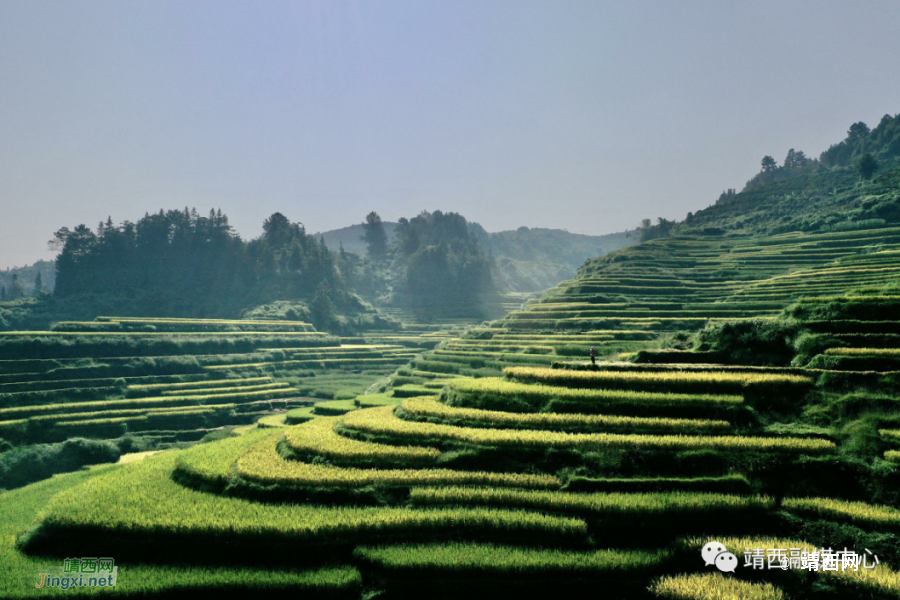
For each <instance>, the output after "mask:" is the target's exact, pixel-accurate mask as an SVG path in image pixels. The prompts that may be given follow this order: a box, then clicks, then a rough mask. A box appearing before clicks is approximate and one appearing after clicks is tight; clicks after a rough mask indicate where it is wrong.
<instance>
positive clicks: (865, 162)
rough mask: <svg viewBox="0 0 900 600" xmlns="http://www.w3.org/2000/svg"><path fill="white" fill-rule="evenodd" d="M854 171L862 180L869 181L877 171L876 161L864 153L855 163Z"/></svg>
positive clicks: (869, 154)
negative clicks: (857, 172)
mask: <svg viewBox="0 0 900 600" xmlns="http://www.w3.org/2000/svg"><path fill="white" fill-rule="evenodd" d="M856 170H857V171H859V176H860V177H862V178H863V179H871V178H872V175H874V174H875V171H877V170H878V160H877V159H876V158H875V157H874V156H872V153H871V152H866V153H865V154H863V155H862V156H860V157H859V159H858V160H857V161H856Z"/></svg>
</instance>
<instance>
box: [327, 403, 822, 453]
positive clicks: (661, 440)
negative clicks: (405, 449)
mask: <svg viewBox="0 0 900 600" xmlns="http://www.w3.org/2000/svg"><path fill="white" fill-rule="evenodd" d="M393 410H394V409H393V407H390V406H385V407H379V408H368V409H365V410H358V411H354V412H351V413H348V414H347V415H345V416H344V417H343V421H342V423H343V426H344V427H347V428H348V429H354V430H357V431H361V432H364V433H370V434H376V435H390V436H393V437H396V438H397V439H399V440H406V441H412V440H416V441H419V442H422V441H425V442H426V443H427V442H428V441H431V442H432V443H433V442H445V443H446V442H451V443H453V442H455V443H465V444H474V445H478V446H501V447H521V448H534V447H547V448H574V449H580V450H596V449H601V448H635V449H645V450H699V449H713V450H726V451H727V450H733V451H761V452H789V453H801V452H806V453H810V454H819V453H824V452H830V451H832V450H834V449H835V446H834V444H833V443H832V442H830V441H827V440H817V439H802V438H788V437H784V438H763V437H741V436H686V435H665V436H664V435H622V434H612V433H563V432H556V431H531V430H510V429H482V428H472V427H454V426H451V425H442V424H435V423H421V422H411V421H404V420H402V419H399V418H397V417H396V416H395V415H394V412H393Z"/></svg>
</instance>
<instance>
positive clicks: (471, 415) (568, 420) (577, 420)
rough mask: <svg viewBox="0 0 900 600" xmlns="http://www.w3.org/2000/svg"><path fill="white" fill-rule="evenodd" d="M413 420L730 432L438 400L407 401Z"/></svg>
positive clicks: (724, 425) (715, 426)
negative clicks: (504, 409) (459, 405)
mask: <svg viewBox="0 0 900 600" xmlns="http://www.w3.org/2000/svg"><path fill="white" fill-rule="evenodd" d="M400 407H401V409H402V410H403V413H404V414H405V415H408V416H410V417H413V418H416V417H433V418H437V419H445V420H450V421H453V422H460V421H461V422H463V423H464V424H466V425H469V426H473V427H496V428H500V429H503V428H525V429H553V430H559V429H562V430H572V429H575V430H585V429H587V430H598V431H634V430H647V431H671V432H680V433H684V432H687V431H693V432H704V433H706V432H716V431H723V430H727V429H728V428H729V427H730V426H731V425H730V424H729V423H728V421H716V420H707V419H664V418H650V417H619V416H610V415H581V414H567V413H544V412H541V413H514V412H504V411H497V410H481V409H477V408H462V407H457V406H448V405H446V404H444V403H443V402H438V401H437V400H436V399H434V398H429V397H418V398H408V399H405V400H404V401H403V402H402V403H401V405H400Z"/></svg>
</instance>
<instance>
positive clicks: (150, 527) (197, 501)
mask: <svg viewBox="0 0 900 600" xmlns="http://www.w3.org/2000/svg"><path fill="white" fill-rule="evenodd" d="M174 461H175V457H174V456H171V455H170V454H169V453H162V454H159V455H156V456H152V457H150V458H148V459H145V460H144V461H141V462H139V463H134V464H132V465H126V466H125V467H123V468H121V469H120V470H117V471H116V472H114V473H109V474H107V475H105V476H99V477H96V478H93V479H91V480H90V481H87V482H86V483H85V484H84V485H82V486H79V487H78V488H76V489H71V490H68V491H66V492H64V493H61V494H59V495H57V496H56V497H54V498H53V499H52V500H51V501H50V503H49V504H48V506H47V508H46V510H44V511H43V513H42V517H41V519H40V529H39V530H38V532H36V534H37V535H36V536H35V537H33V538H31V539H32V540H34V541H38V540H40V539H47V538H48V537H49V538H50V539H53V537H54V536H61V537H63V538H65V536H66V534H67V533H70V534H71V533H74V532H79V534H78V538H77V544H78V548H79V549H80V550H81V551H82V552H83V553H84V554H86V555H90V554H91V553H92V551H93V552H96V549H97V548H98V544H102V543H103V540H104V538H106V537H107V536H109V535H113V534H115V535H117V536H119V537H120V539H131V540H132V541H133V542H132V543H134V544H140V543H143V542H146V541H148V540H149V539H163V540H165V541H166V542H167V543H171V544H178V543H181V544H189V543H192V542H193V543H200V541H203V542H204V543H206V544H208V543H210V542H211V541H212V540H217V541H218V543H236V542H238V541H244V542H248V543H249V542H258V543H260V544H261V546H260V548H261V549H265V548H268V547H271V544H277V543H287V544H291V545H292V546H294V545H295V544H332V543H339V542H350V541H353V542H356V543H372V542H373V541H377V540H378V538H379V537H381V536H383V535H401V534H402V535H412V536H421V537H433V536H435V535H440V534H443V535H448V534H452V535H454V536H457V535H473V534H493V535H513V536H524V537H525V538H528V537H532V536H536V535H538V536H543V537H546V538H549V539H555V540H559V541H563V540H582V539H583V538H584V536H585V534H586V526H585V524H584V523H583V522H582V521H579V520H577V519H571V518H561V517H550V516H544V515H540V514H536V513H529V512H523V511H508V510H490V509H450V508H447V509H437V510H422V509H408V508H397V507H391V508H363V507H326V506H309V505H302V504H286V505H269V504H261V503H258V502H251V501H248V500H243V499H240V498H230V497H220V496H216V495H213V494H208V493H203V492H199V491H196V490H193V489H189V488H185V487H182V486H180V485H178V484H177V483H175V482H174V481H172V480H171V479H170V477H169V475H170V473H171V471H172V467H173V466H174ZM135 490H140V494H136V493H134V491H135ZM89 532H90V533H89ZM193 536H198V537H193ZM26 546H28V543H27V542H26ZM295 550H299V548H295Z"/></svg>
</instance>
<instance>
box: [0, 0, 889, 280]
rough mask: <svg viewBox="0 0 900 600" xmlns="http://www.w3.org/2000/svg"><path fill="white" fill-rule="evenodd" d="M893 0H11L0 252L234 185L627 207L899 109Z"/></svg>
mask: <svg viewBox="0 0 900 600" xmlns="http://www.w3.org/2000/svg"><path fill="white" fill-rule="evenodd" d="M898 56H900V5H898V4H897V2H895V1H889V0H885V1H878V2H876V1H860V2H845V1H822V0H810V1H803V2H800V1H797V2H791V1H786V0H779V1H748V2H722V1H721V0H715V1H707V2H698V1H677V2H676V1H671V0H669V1H652V2H651V1H634V2H602V1H595V2H576V1H573V0H555V1H546V2H544V1H541V2H538V1H529V0H509V1H494V0H473V1H460V0H455V1H444V2H431V1H426V0H409V1H394V2H388V1H377V0H366V1H363V0H359V1H341V0H323V1H321V2H299V1H298V2H277V1H270V0H267V1H264V2H250V1H246V2H231V1H226V0H208V1H207V0H190V1H188V2H185V1H183V0H173V1H161V0H155V1H152V2H134V1H123V0H91V1H80V2H73V1H55V2H47V1H43V0H27V1H26V0H15V1H13V0H0V268H3V267H7V266H13V265H23V264H26V263H30V262H33V261H34V260H37V259H39V258H48V259H49V258H52V254H51V253H49V252H48V251H47V250H46V240H48V239H49V238H50V237H51V235H52V233H53V232H54V231H55V230H56V229H58V228H60V227H62V226H64V225H65V226H69V227H71V226H74V225H77V224H79V223H86V224H89V225H91V226H92V227H95V226H96V224H97V222H98V221H100V220H101V219H105V218H106V217H107V216H108V215H111V216H112V218H113V220H114V221H116V222H119V221H121V220H123V219H129V220H135V219H137V218H139V217H140V216H142V215H143V214H144V212H146V211H148V210H149V211H155V210H158V209H159V208H177V207H184V206H196V207H197V209H198V210H200V211H201V212H206V211H208V210H209V208H210V207H217V208H218V207H221V208H222V209H223V210H224V211H225V212H226V213H227V214H228V215H229V216H230V217H231V221H232V224H233V225H234V226H235V227H236V229H237V230H238V231H239V232H240V233H241V235H242V236H244V237H245V238H251V237H254V236H256V235H258V234H259V232H260V229H261V223H262V221H263V219H264V218H265V217H266V216H268V215H269V214H270V213H272V212H274V211H281V212H284V213H285V214H286V215H288V217H290V218H291V219H292V220H298V221H301V222H303V223H304V224H305V225H306V226H307V229H308V230H309V231H320V230H327V229H333V228H337V227H342V226H346V225H349V224H352V223H357V222H361V221H362V220H363V218H364V216H365V214H366V213H368V212H369V211H370V210H375V211H378V212H379V213H380V214H381V216H382V217H383V218H384V219H386V220H395V219H396V218H398V217H401V216H414V215H415V214H417V213H418V212H419V211H421V210H423V209H428V210H434V209H442V210H445V211H457V212H460V213H462V214H463V215H465V216H466V217H467V218H469V219H470V220H474V221H478V222H480V223H481V224H482V225H484V226H485V228H487V229H488V230H489V231H497V230H501V229H511V228H515V227H518V226H520V225H528V226H532V227H554V228H565V229H568V230H569V231H572V232H577V233H592V234H601V233H608V232H612V231H621V230H623V229H625V228H626V227H631V226H634V225H635V224H637V223H638V222H639V221H640V219H642V218H644V217H653V218H655V217H657V216H662V217H666V218H678V219H681V218H683V217H684V215H685V214H686V213H687V211H695V210H697V209H699V208H703V207H705V206H708V205H709V204H711V203H712V202H714V201H715V199H716V197H717V196H718V194H719V193H720V192H721V191H722V190H723V189H725V188H728V187H737V188H741V187H742V186H743V184H744V183H745V182H746V180H747V179H748V178H749V177H750V176H752V175H753V174H754V173H755V172H756V171H757V170H758V165H759V160H760V158H762V156H763V155H764V154H771V155H773V156H775V157H776V158H777V159H778V160H779V161H781V160H782V159H783V158H784V155H785V153H786V152H787V150H788V149H789V148H791V147H794V148H797V149H802V150H804V151H806V152H807V154H811V155H815V156H817V155H818V154H819V153H820V152H821V151H822V150H824V149H826V148H827V147H828V145H829V144H830V143H833V142H837V141H839V140H840V139H842V137H843V136H844V134H845V131H846V129H847V127H848V126H849V125H850V124H851V123H852V122H854V121H858V120H863V121H866V122H867V123H868V124H869V125H870V126H874V125H876V124H877V122H878V120H879V119H880V118H881V116H882V115H883V114H885V113H890V114H895V113H898V112H900V67H898V59H897V57H898Z"/></svg>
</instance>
